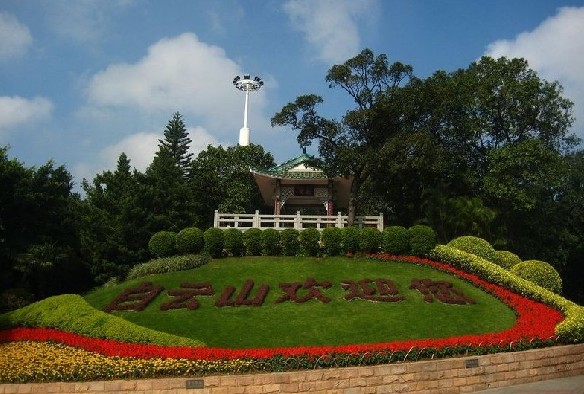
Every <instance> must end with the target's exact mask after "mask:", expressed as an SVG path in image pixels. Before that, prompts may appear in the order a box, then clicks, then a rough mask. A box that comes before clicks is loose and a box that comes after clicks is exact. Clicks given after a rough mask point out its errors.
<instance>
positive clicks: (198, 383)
mask: <svg viewBox="0 0 584 394" xmlns="http://www.w3.org/2000/svg"><path fill="white" fill-rule="evenodd" d="M575 375H584V344H580V345H570V346H556V347H551V348H546V349H537V350H527V351H523V352H515V353H497V354H491V355H486V356H477V357H463V358H451V359H442V360H433V361H419V362H407V363H402V364H389V365H378V366H370V367H354V368H335V369H318V370H310V371H296V372H281V373H265V374H249V375H221V376H208V377H204V378H173V379H154V380H115V381H105V382H82V383H44V384H3V385H0V394H16V393H59V394H72V393H112V394H113V393H134V394H146V393H152V394H237V393H241V394H246V393H249V394H253V393H306V392H311V393H318V394H340V393H346V394H358V393H380V394H381V393H428V392H430V393H433V394H446V393H468V392H472V391H477V390H484V389H488V388H494V387H504V386H511V385H515V384H522V383H530V382H535V381H539V380H547V379H554V378H561V377H567V376H575Z"/></svg>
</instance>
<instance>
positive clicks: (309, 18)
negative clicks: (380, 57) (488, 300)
mask: <svg viewBox="0 0 584 394" xmlns="http://www.w3.org/2000/svg"><path fill="white" fill-rule="evenodd" d="M375 6H376V1H375V0H363V1H355V0H289V1H288V2H286V3H285V4H284V11H285V12H286V13H287V14H288V17H289V18H290V20H291V21H292V25H293V26H294V27H295V28H296V29H298V30H300V31H302V32H303V33H304V34H305V36H306V40H307V41H308V42H309V44H310V45H312V46H313V47H314V48H315V49H316V50H317V52H318V55H317V57H318V59H319V60H322V61H324V62H325V63H327V64H338V63H341V62H344V61H345V60H347V59H349V58H351V57H353V56H355V55H357V54H358V52H359V51H360V49H361V48H360V46H361V43H360V38H359V31H358V28H357V21H358V19H360V18H365V17H369V18H372V17H373V12H374V11H373V10H374V8H375Z"/></svg>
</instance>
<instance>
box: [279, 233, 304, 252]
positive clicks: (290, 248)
mask: <svg viewBox="0 0 584 394" xmlns="http://www.w3.org/2000/svg"><path fill="white" fill-rule="evenodd" d="M280 243H281V245H282V254H283V255H284V256H296V255H297V254H298V250H299V249H300V239H299V233H298V230H296V229H295V228H287V229H286V230H283V231H282V232H281V233H280Z"/></svg>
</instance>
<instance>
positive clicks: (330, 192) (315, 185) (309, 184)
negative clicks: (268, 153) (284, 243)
mask: <svg viewBox="0 0 584 394" xmlns="http://www.w3.org/2000/svg"><path fill="white" fill-rule="evenodd" d="M310 159H312V157H311V156H309V155H307V154H306V152H305V151H304V152H303V153H302V154H301V155H299V156H297V157H295V158H293V159H290V160H288V161H286V162H285V163H283V164H281V165H279V166H276V167H272V168H269V169H266V170H254V169H252V170H251V171H252V174H253V176H254V178H255V181H256V183H257V185H258V187H259V189H260V192H261V194H262V197H263V199H264V201H265V203H266V204H268V205H269V206H273V207H274V215H280V214H287V213H289V214H293V213H296V212H300V213H301V214H305V215H323V214H324V215H327V216H332V215H333V210H334V209H336V210H337V211H339V210H343V209H345V210H346V209H347V208H348V205H349V194H350V188H351V178H344V177H333V178H329V177H327V176H326V175H325V173H324V172H323V171H322V170H320V169H317V168H314V167H310V166H309V165H308V164H307V163H308V162H309V160H310Z"/></svg>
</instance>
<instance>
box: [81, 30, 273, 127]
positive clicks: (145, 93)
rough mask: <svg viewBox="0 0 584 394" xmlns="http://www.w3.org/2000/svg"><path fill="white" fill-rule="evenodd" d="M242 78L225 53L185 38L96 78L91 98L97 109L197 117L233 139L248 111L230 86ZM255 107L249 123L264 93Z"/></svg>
mask: <svg viewBox="0 0 584 394" xmlns="http://www.w3.org/2000/svg"><path fill="white" fill-rule="evenodd" d="M238 74H241V71H240V69H239V67H238V65H237V64H236V63H235V62H234V61H232V60H231V59H229V58H228V57H227V56H226V54H225V52H224V51H223V49H221V48H219V47H216V46H212V45H208V44H206V43H204V42H201V41H200V40H199V39H198V37H197V36H196V35H195V34H193V33H184V34H181V35H179V36H177V37H173V38H164V39H162V40H160V41H158V42H156V43H155V44H153V45H152V46H150V48H149V49H148V53H147V55H146V56H145V57H143V58H142V59H140V60H139V61H138V62H136V63H134V64H128V63H118V64H113V65H110V66H109V67H107V68H106V69H105V70H103V71H101V72H99V73H97V74H96V75H94V76H93V77H92V78H91V80H90V83H89V86H88V89H87V95H88V98H89V102H90V103H91V104H92V105H94V106H97V107H102V108H105V107H126V108H136V109H140V110H142V111H144V112H148V113H152V112H158V113H165V114H170V113H172V112H174V111H179V112H181V113H182V114H183V115H186V116H185V117H187V118H191V119H192V118H193V116H194V117H197V120H198V122H197V123H199V124H202V125H204V127H205V128H206V129H208V130H214V131H218V132H219V133H222V132H223V133H225V132H229V133H234V131H235V130H239V127H241V118H242V115H241V112H242V109H243V99H242V97H241V94H240V93H241V92H238V91H236V89H234V88H233V86H232V83H231V81H232V79H233V77H234V76H235V75H238ZM252 102H253V105H252V106H250V118H253V117H254V115H255V116H256V117H257V116H258V115H257V114H259V113H260V111H261V109H262V108H263V107H264V106H265V104H266V101H265V96H264V92H263V90H262V91H259V92H256V93H254V97H253V99H252ZM189 115H191V116H189ZM252 127H253V126H252ZM214 134H215V133H214ZM235 137H236V135H235Z"/></svg>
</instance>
